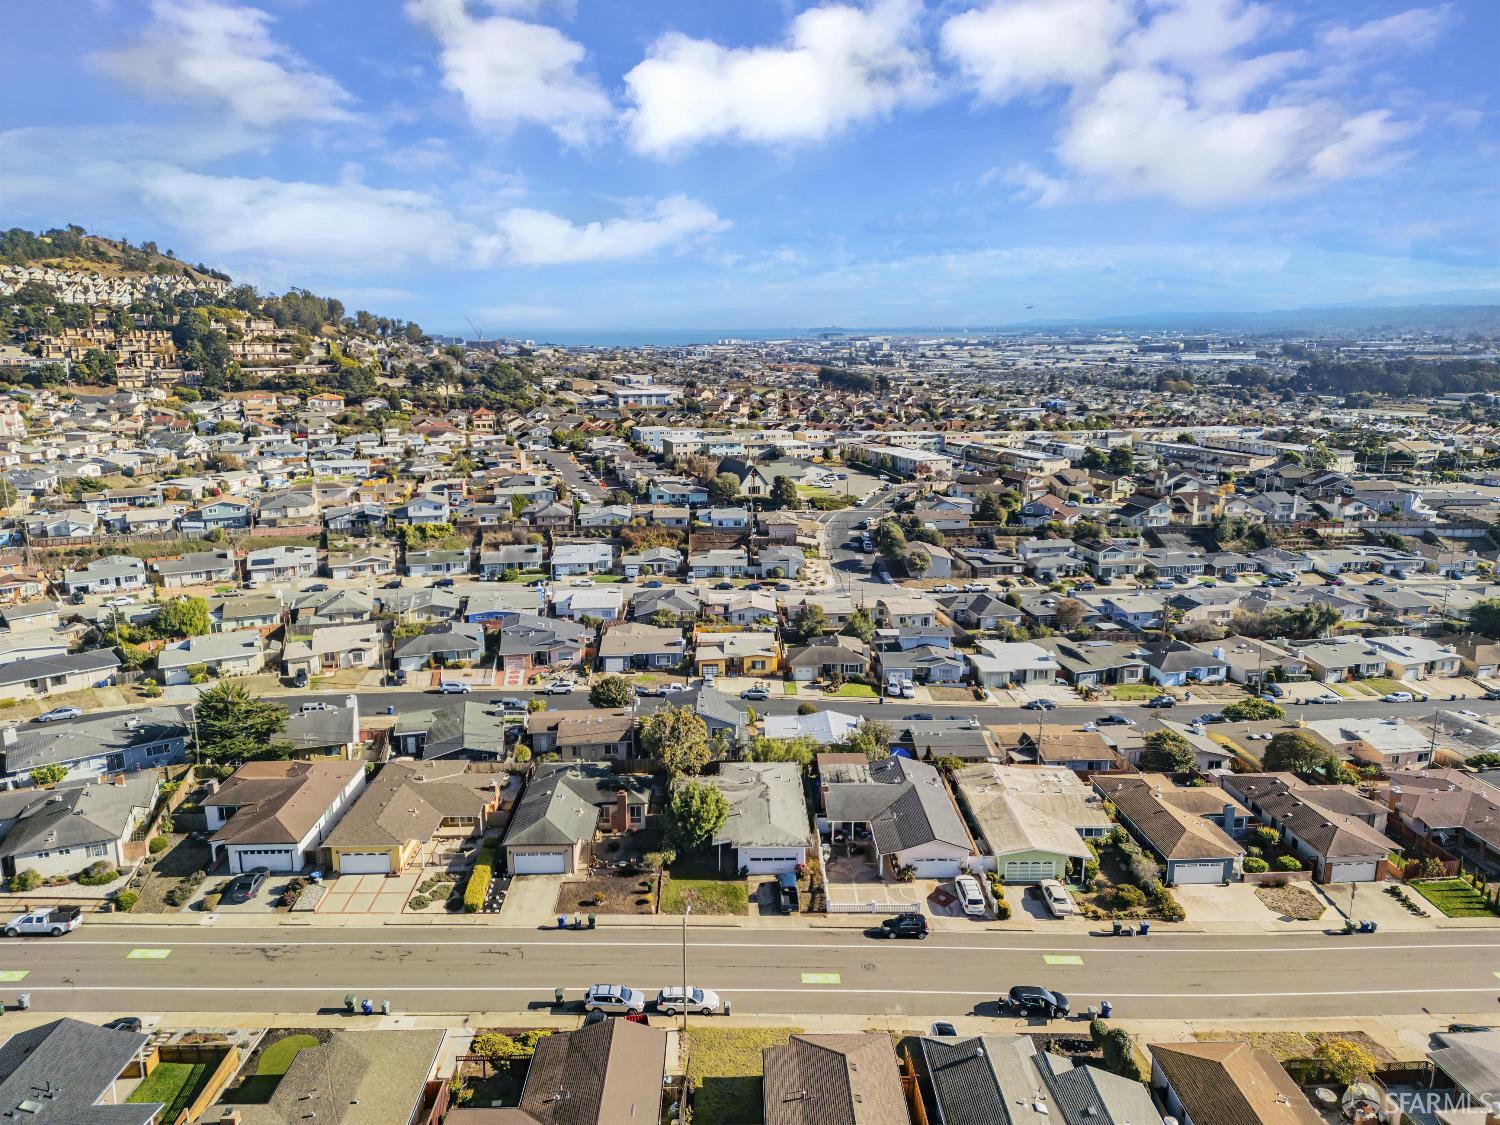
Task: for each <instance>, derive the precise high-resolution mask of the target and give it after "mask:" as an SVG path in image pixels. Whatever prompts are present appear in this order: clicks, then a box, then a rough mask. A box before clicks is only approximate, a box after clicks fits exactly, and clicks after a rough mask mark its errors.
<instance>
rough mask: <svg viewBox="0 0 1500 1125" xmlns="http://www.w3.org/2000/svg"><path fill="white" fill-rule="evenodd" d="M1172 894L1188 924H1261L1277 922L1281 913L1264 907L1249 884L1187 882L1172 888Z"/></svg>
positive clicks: (1259, 925)
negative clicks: (1198, 883) (1272, 911)
mask: <svg viewBox="0 0 1500 1125" xmlns="http://www.w3.org/2000/svg"><path fill="white" fill-rule="evenodd" d="M1172 894H1173V895H1174V896H1175V897H1176V899H1177V901H1178V902H1180V903H1182V908H1183V910H1185V911H1187V920H1188V924H1189V925H1203V926H1212V925H1214V924H1216V923H1217V924H1232V925H1239V926H1246V925H1249V926H1255V927H1261V926H1266V925H1269V924H1270V923H1272V922H1275V921H1278V920H1279V919H1280V915H1277V914H1273V913H1271V911H1270V910H1268V909H1266V905H1265V903H1263V902H1261V901H1260V899H1259V898H1258V897H1256V894H1255V888H1254V887H1253V886H1252V885H1251V884H1249V883H1231V884H1229V886H1227V887H1220V886H1213V885H1187V886H1179V887H1173V888H1172Z"/></svg>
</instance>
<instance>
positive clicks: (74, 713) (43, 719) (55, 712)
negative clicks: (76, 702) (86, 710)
mask: <svg viewBox="0 0 1500 1125" xmlns="http://www.w3.org/2000/svg"><path fill="white" fill-rule="evenodd" d="M82 717H83V709H82V708H80V707H54V708H52V710H50V711H43V712H42V713H41V714H40V715H38V716H37V717H36V718H35V719H34V720H33V722H38V723H60V722H62V721H63V720H64V719H78V718H82Z"/></svg>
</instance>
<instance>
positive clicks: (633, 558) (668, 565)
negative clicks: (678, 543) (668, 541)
mask: <svg viewBox="0 0 1500 1125" xmlns="http://www.w3.org/2000/svg"><path fill="white" fill-rule="evenodd" d="M620 568H621V570H623V571H624V573H625V577H626V578H639V577H641V576H642V575H652V574H676V573H677V572H678V571H680V570H681V569H682V552H681V551H679V550H678V549H677V548H676V547H647V548H645V549H644V550H641V551H636V552H633V553H631V554H626V555H622V556H621V557H620Z"/></svg>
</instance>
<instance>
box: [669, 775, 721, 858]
mask: <svg viewBox="0 0 1500 1125" xmlns="http://www.w3.org/2000/svg"><path fill="white" fill-rule="evenodd" d="M728 819H729V800H728V798H726V797H725V796H724V794H723V793H721V792H720V791H719V789H718V787H717V786H714V785H709V784H707V783H705V782H702V781H685V782H683V783H682V784H681V785H679V786H677V787H676V788H675V789H674V790H672V798H671V800H670V801H668V802H667V831H666V837H667V841H668V842H669V843H670V844H671V845H672V847H674V848H676V849H677V850H678V851H679V852H681V851H687V850H689V849H691V848H700V847H702V846H703V845H704V844H706V843H708V842H709V841H710V840H712V839H713V837H714V834H715V833H716V832H718V831H719V829H720V828H723V827H724V822H725V821H726V820H728Z"/></svg>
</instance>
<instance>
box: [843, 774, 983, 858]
mask: <svg viewBox="0 0 1500 1125" xmlns="http://www.w3.org/2000/svg"><path fill="white" fill-rule="evenodd" d="M824 808H825V811H826V812H827V814H828V819H829V820H831V821H835V822H838V821H849V822H855V823H860V822H863V823H868V824H869V825H870V831H871V833H872V834H873V835H874V837H875V846H876V848H877V849H878V850H879V852H880V854H882V855H889V854H891V853H892V852H898V851H904V850H905V849H907V848H913V847H918V846H919V845H922V844H928V843H932V842H933V841H942V842H944V843H948V844H953V845H955V846H957V847H962V848H968V847H969V846H970V841H969V833H968V831H967V830H966V829H965V828H964V823H963V820H962V818H961V817H960V816H959V814H958V809H957V808H955V807H954V805H953V801H952V800H951V799H950V798H949V796H948V790H947V788H946V787H945V786H944V785H943V780H942V777H941V775H939V773H938V771H937V770H935V769H934V768H933V767H932V766H929V765H927V764H926V763H925V762H917V761H913V760H912V759H910V758H903V757H891V758H886V759H884V760H882V761H880V762H877V763H875V764H874V765H873V766H871V767H870V781H868V782H836V783H834V784H832V785H829V786H828V789H827V796H826V797H825V799H824Z"/></svg>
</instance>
